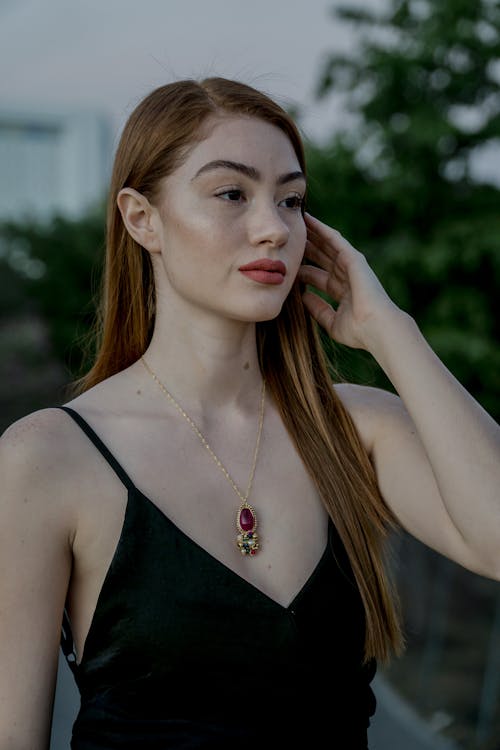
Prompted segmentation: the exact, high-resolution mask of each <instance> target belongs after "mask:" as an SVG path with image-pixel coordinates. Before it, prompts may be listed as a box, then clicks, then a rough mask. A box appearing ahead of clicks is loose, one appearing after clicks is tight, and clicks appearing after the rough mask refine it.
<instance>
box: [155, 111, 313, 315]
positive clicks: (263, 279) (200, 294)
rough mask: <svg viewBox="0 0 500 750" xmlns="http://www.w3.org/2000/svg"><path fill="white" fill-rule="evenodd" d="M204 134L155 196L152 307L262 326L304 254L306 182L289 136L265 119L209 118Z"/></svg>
mask: <svg viewBox="0 0 500 750" xmlns="http://www.w3.org/2000/svg"><path fill="white" fill-rule="evenodd" d="M207 133H208V135H207V137H206V138H205V139H204V140H202V141H200V142H199V143H197V144H196V146H194V148H193V149H192V150H191V151H190V153H189V156H188V157H187V159H186V160H185V161H184V163H183V164H182V166H180V167H179V168H178V169H177V170H176V171H175V172H173V173H172V174H171V175H170V176H169V177H167V178H165V179H164V180H163V183H162V185H161V189H160V192H159V195H158V197H157V199H156V200H155V206H156V208H157V211H158V215H157V219H158V238H159V249H160V254H159V255H158V254H157V255H156V257H155V272H156V284H157V293H158V301H159V302H160V304H161V297H162V296H163V295H164V296H165V301H166V302H167V303H168V306H169V307H171V304H172V303H174V302H175V300H176V299H177V300H178V301H180V300H181V299H182V301H183V303H184V304H183V309H184V310H185V309H186V308H185V303H187V304H188V305H189V306H190V307H193V306H194V308H198V309H201V310H203V312H204V313H205V314H206V313H207V312H209V311H210V312H211V313H212V314H215V315H221V316H223V317H225V318H231V319H233V320H240V321H247V322H250V321H262V320H269V319H271V318H273V317H275V316H276V315H278V313H279V312H280V310H281V307H282V305H283V302H284V300H285V298H286V296H287V295H288V293H289V291H290V289H291V287H292V284H293V282H294V279H295V277H296V274H297V271H298V268H299V266H300V263H301V260H302V256H303V253H304V248H305V242H306V227H305V223H304V219H303V217H302V213H301V205H302V202H303V198H304V193H305V180H304V176H303V175H302V171H301V168H300V165H299V162H298V159H297V157H296V155H295V152H294V150H293V147H292V145H291V142H290V141H289V139H288V138H287V136H286V135H285V134H284V133H283V132H282V131H281V130H280V129H279V128H277V127H275V126H273V125H270V124H269V123H267V122H264V121H263V120H259V119H257V118H253V117H240V116H236V117H229V116H226V117H220V118H212V119H211V120H210V121H209V122H208V123H207ZM245 267H246V268H245Z"/></svg>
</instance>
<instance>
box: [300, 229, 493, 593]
mask: <svg viewBox="0 0 500 750" xmlns="http://www.w3.org/2000/svg"><path fill="white" fill-rule="evenodd" d="M307 227H308V240H307V245H306V256H307V257H308V258H309V259H310V260H312V261H313V262H314V263H315V264H316V266H309V265H306V266H302V267H301V271H300V278H301V279H302V281H303V282H305V283H306V284H310V285H312V286H314V287H316V288H317V289H319V290H321V291H323V292H326V293H328V295H329V296H330V297H332V298H333V299H334V300H336V302H338V307H337V309H334V308H333V307H332V306H330V305H329V304H328V303H327V302H326V301H325V300H324V299H322V298H321V297H320V296H318V295H317V294H315V293H313V292H310V291H307V292H306V293H305V294H304V303H305V305H306V307H307V309H308V310H309V312H310V313H311V315H313V317H314V318H315V319H316V320H317V321H318V322H319V323H320V324H321V325H322V326H323V327H324V328H325V330H326V331H327V332H328V334H329V335H330V336H331V337H332V338H333V339H334V340H336V341H339V342H340V343H342V344H345V345H346V346H351V347H354V348H359V349H365V350H366V351H368V352H370V353H371V354H372V355H373V357H374V358H375V359H376V360H377V362H378V364H379V365H380V366H381V367H382V369H383V370H384V372H385V373H386V375H387V377H388V378H389V379H390V381H391V383H392V384H393V386H394V388H395V390H396V391H397V393H398V396H396V395H394V394H391V393H389V392H385V391H383V390H381V389H377V388H368V387H366V386H354V385H352V386H350V388H348V387H344V388H343V389H341V392H342V393H343V394H344V396H345V398H347V399H348V400H349V401H350V402H351V404H352V407H353V410H354V411H357V413H358V419H359V418H361V419H362V420H363V422H364V423H366V424H367V425H369V432H370V440H369V442H370V443H371V457H372V461H373V463H374V468H375V472H376V475H377V480H378V484H379V487H380V490H381V493H382V495H383V496H384V498H385V500H386V502H387V504H388V505H389V506H390V507H391V508H392V510H393V511H394V513H395V515H396V516H397V517H398V519H399V521H400V522H401V525H402V526H403V527H405V528H406V529H407V531H409V532H410V533H411V534H413V535H414V536H416V537H417V538H418V539H420V540H421V541H422V542H424V543H425V544H428V545H429V546H430V547H433V548H434V549H436V550H438V551H439V552H441V553H442V554H444V555H446V556H447V557H449V558H450V559H452V560H454V561H455V562H457V563H459V564H460V565H463V566H464V567H466V568H468V569H470V570H472V571H474V572H476V573H479V574H481V575H485V576H487V577H490V578H493V579H497V580H500V427H499V425H498V424H497V423H496V422H495V421H494V419H493V418H492V417H491V416H490V415H489V414H488V413H487V412H486V411H485V410H484V409H483V408H482V407H481V406H480V404H479V403H478V402H477V401H476V400H475V399H474V398H473V396H472V395H471V394H470V393H468V391H467V390H466V389H465V388H464V387H463V386H462V385H461V384H460V383H459V382H458V381H457V379H456V378H455V377H454V376H453V375H452V373H451V372H450V371H449V370H448V369H447V368H446V367H445V365H444V364H443V363H442V362H441V361H440V359H439V358H438V357H437V355H436V354H435V353H434V352H433V350H432V349H431V347H430V346H429V345H428V343H427V342H426V340H425V339H424V337H423V335H422V333H421V332H420V330H419V328H418V326H417V324H416V323H415V321H414V320H413V319H412V318H411V317H410V316H409V315H407V314H406V313H404V312H403V311H401V310H400V309H399V308H398V307H397V306H396V305H395V304H394V303H393V302H392V300H391V299H390V298H389V297H388V295H387V293H386V292H385V290H384V289H383V287H382V285H381V284H380V282H379V280H378V279H377V277H376V276H375V274H374V273H373V271H372V270H371V268H370V267H369V265H368V263H367V262H366V259H365V257H364V256H363V255H362V253H360V252H358V251H357V250H356V249H355V248H353V247H352V245H350V244H349V242H348V241H347V240H345V239H344V238H343V237H342V236H341V235H340V234H339V232H337V231H335V230H334V229H331V228H330V227H328V226H327V225H325V224H323V223H322V222H320V221H318V220H317V219H314V218H313V217H311V216H309V215H307Z"/></svg>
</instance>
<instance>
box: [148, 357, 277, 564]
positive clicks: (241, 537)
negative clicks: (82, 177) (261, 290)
mask: <svg viewBox="0 0 500 750" xmlns="http://www.w3.org/2000/svg"><path fill="white" fill-rule="evenodd" d="M141 362H142V364H143V365H144V367H145V368H146V370H147V371H148V372H149V374H150V375H151V377H152V378H153V380H154V381H155V382H156V383H157V384H158V385H159V387H160V388H161V390H162V391H163V393H164V394H165V396H166V397H167V398H168V400H169V401H170V402H171V403H172V404H173V405H174V406H175V408H176V409H177V411H178V412H179V413H180V414H182V416H183V417H184V419H185V420H186V421H187V422H188V423H189V425H190V426H191V428H192V429H193V431H194V432H195V434H196V435H197V436H198V437H199V439H200V440H201V442H202V443H203V445H204V446H205V448H206V449H207V451H208V452H209V453H210V455H211V456H212V458H213V460H214V461H215V463H216V464H217V466H218V467H219V469H220V470H221V471H222V473H223V474H224V476H225V477H226V479H227V481H228V482H229V484H230V485H231V486H232V488H233V490H234V491H235V492H236V494H237V495H238V497H239V498H240V500H241V505H240V507H239V508H238V512H237V513H236V528H237V529H238V535H237V537H236V544H237V546H238V548H239V550H240V552H241V554H242V555H256V554H257V551H258V550H259V547H260V545H259V538H258V535H257V533H256V531H255V530H256V528H257V514H256V512H255V509H254V508H253V507H252V506H251V505H250V504H249V503H248V497H249V495H250V490H251V489H252V484H253V478H254V474H255V467H256V466H257V456H258V455H259V446H260V437H261V435H262V425H263V424H264V403H265V398H266V381H265V380H264V379H263V380H262V395H261V399H260V416H259V429H258V431H257V441H256V443H255V452H254V457H253V464H252V469H251V471H250V479H249V480H248V487H247V491H246V492H245V494H244V495H243V494H242V493H241V491H240V489H239V487H238V486H237V484H236V482H235V481H234V480H233V478H232V477H231V475H230V474H229V472H228V470H227V469H226V467H225V466H224V464H223V463H222V461H221V460H220V459H219V458H218V456H217V455H216V454H215V453H214V451H213V450H212V448H211V447H210V445H209V443H208V440H207V439H206V438H205V437H204V436H203V435H202V433H201V431H200V429H199V428H198V426H197V425H196V424H195V422H194V421H193V420H192V419H191V417H190V416H189V414H187V413H186V412H185V411H184V409H183V408H182V406H181V405H180V404H179V403H178V402H177V401H176V400H175V398H174V397H173V396H172V394H171V393H170V392H169V391H168V390H167V389H166V388H165V386H164V385H163V383H162V382H161V380H160V379H159V377H158V376H157V375H156V373H155V372H153V370H152V369H151V367H150V366H149V365H148V364H147V362H146V360H145V359H144V357H141Z"/></svg>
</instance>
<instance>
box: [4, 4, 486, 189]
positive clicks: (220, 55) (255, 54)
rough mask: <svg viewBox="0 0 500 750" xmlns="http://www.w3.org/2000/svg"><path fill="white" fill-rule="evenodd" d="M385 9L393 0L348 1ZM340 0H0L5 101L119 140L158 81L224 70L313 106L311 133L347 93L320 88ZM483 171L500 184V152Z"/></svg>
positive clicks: (306, 128)
mask: <svg viewBox="0 0 500 750" xmlns="http://www.w3.org/2000/svg"><path fill="white" fill-rule="evenodd" d="M343 2H344V4H345V5H356V6H361V7H363V8H380V7H384V6H385V5H386V2H387V0H351V2H350V1H349V0H343ZM339 4H342V0H232V1H231V0H0V108H2V109H23V110H26V109H28V110H35V111H37V110H41V111H45V110H49V111H50V110H55V111H56V112H57V111H59V110H68V109H70V110H81V109H87V110H89V109H90V110H92V111H94V112H102V113H103V114H107V115H108V116H109V118H110V122H111V127H112V137H113V141H114V143H116V142H117V139H118V135H119V132H120V131H121V127H122V126H123V123H124V121H125V119H126V118H127V116H128V115H129V114H130V112H131V111H132V109H133V108H134V106H135V105H136V104H137V103H138V102H139V101H140V99H142V97H143V96H145V95H146V94H147V93H148V92H149V91H151V90H152V89H153V88H155V87H156V86H159V85H162V84H164V83H167V82H169V81H171V80H175V79H177V78H185V77H200V76H204V75H223V76H227V77H230V78H231V77H232V78H237V79H239V80H242V81H245V82H247V83H249V84H251V85H254V86H256V87H257V88H260V89H262V90H264V91H266V92H267V93H269V94H271V96H273V97H274V98H276V99H277V100H278V101H279V102H280V103H281V104H282V105H284V106H287V105H289V104H297V105H299V106H303V107H305V108H306V112H307V116H306V117H304V118H303V119H302V120H301V123H300V124H301V126H302V130H303V132H304V134H305V135H306V136H308V137H310V138H313V139H321V138H322V137H324V136H326V135H327V134H329V133H331V132H332V131H333V130H334V129H335V128H336V127H338V126H339V124H340V123H341V122H342V116H343V112H342V107H341V103H340V100H339V99H336V98H333V97H331V98H329V99H328V101H327V102H326V103H323V104H321V105H318V104H317V103H314V100H313V96H312V94H313V89H314V85H315V82H316V80H317V78H318V73H319V69H320V64H321V61H322V60H323V58H324V56H325V54H327V53H328V52H332V51H334V50H345V49H349V48H351V47H352V45H354V44H355V43H356V39H355V37H354V36H353V33H352V31H351V30H350V28H349V27H346V26H345V25H340V24H339V23H338V21H336V20H335V19H334V17H333V14H332V13H331V9H332V7H333V6H335V5H339ZM474 163H475V164H476V165H477V174H478V175H479V174H481V176H483V177H484V178H486V179H488V180H491V181H493V182H495V183H499V177H498V175H499V173H500V151H499V149H498V147H492V148H489V147H488V148H486V149H484V150H483V152H482V153H481V154H477V155H476V157H475V162H474Z"/></svg>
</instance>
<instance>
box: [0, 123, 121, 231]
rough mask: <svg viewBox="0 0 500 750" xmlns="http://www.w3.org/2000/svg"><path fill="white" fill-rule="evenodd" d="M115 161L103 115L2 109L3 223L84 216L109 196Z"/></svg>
mask: <svg viewBox="0 0 500 750" xmlns="http://www.w3.org/2000/svg"><path fill="white" fill-rule="evenodd" d="M111 159H112V143H111V128H110V126H109V123H108V121H107V120H106V118H104V117H103V116H102V115H100V114H98V113H94V112H72V111H68V112H62V111H61V112H37V111H22V110H20V111H15V110H11V111H9V110H4V109H0V221H2V220H6V219H14V220H19V219H24V218H28V217H32V218H36V219H38V220H42V221H44V220H47V219H50V218H51V217H52V216H53V215H54V214H61V215H64V216H66V217H71V218H73V217H74V218H76V217H78V216H80V215H81V214H82V213H84V212H85V211H86V210H88V209H89V208H90V207H92V206H93V205H95V204H96V203H97V202H98V201H99V200H101V199H102V197H103V196H104V194H105V191H106V188H107V184H108V181H109V175H110V165H111Z"/></svg>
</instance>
